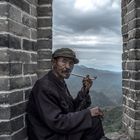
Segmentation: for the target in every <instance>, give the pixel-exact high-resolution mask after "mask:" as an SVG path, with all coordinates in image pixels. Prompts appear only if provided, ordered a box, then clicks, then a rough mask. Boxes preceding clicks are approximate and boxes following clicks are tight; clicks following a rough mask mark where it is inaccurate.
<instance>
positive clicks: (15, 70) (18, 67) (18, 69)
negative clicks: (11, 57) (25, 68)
mask: <svg viewBox="0 0 140 140" xmlns="http://www.w3.org/2000/svg"><path fill="white" fill-rule="evenodd" d="M9 71H10V72H9V74H10V75H12V76H13V75H21V74H22V63H10V64H9Z"/></svg>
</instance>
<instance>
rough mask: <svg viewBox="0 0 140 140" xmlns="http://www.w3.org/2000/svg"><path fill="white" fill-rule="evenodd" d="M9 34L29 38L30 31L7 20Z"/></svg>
mask: <svg viewBox="0 0 140 140" xmlns="http://www.w3.org/2000/svg"><path fill="white" fill-rule="evenodd" d="M9 32H11V33H13V34H16V35H18V36H25V37H27V38H29V37H30V31H29V29H28V28H27V27H25V26H22V25H21V24H18V23H16V22H13V21H11V20H9Z"/></svg>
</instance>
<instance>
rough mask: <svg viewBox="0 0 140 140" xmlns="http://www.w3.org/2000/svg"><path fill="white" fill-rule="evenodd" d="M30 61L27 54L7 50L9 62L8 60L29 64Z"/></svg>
mask: <svg viewBox="0 0 140 140" xmlns="http://www.w3.org/2000/svg"><path fill="white" fill-rule="evenodd" d="M30 59H31V56H30V54H29V53H25V52H16V51H11V50H9V60H10V62H13V61H21V62H25V63H29V62H30Z"/></svg>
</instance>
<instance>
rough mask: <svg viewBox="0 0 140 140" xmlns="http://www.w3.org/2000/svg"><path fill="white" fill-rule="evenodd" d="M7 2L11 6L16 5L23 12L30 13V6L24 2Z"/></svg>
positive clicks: (17, 0)
mask: <svg viewBox="0 0 140 140" xmlns="http://www.w3.org/2000/svg"><path fill="white" fill-rule="evenodd" d="M7 1H8V2H10V3H11V4H14V5H16V6H17V7H19V8H20V9H22V10H23V11H25V12H27V13H30V6H29V4H28V3H27V2H26V1H24V0H20V1H19V0H7Z"/></svg>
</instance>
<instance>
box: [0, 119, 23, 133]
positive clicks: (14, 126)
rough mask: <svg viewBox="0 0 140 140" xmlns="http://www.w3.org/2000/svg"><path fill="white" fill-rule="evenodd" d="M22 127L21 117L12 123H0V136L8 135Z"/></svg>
mask: <svg viewBox="0 0 140 140" xmlns="http://www.w3.org/2000/svg"><path fill="white" fill-rule="evenodd" d="M23 126H24V124H23V117H19V118H17V119H14V120H12V121H8V122H1V123H0V134H2V135H4V134H5V135H8V134H9V135H10V134H12V133H13V132H15V131H17V130H19V129H20V128H22V127H23Z"/></svg>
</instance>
